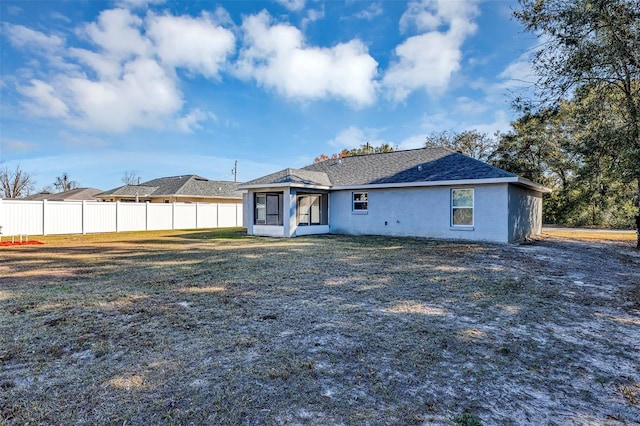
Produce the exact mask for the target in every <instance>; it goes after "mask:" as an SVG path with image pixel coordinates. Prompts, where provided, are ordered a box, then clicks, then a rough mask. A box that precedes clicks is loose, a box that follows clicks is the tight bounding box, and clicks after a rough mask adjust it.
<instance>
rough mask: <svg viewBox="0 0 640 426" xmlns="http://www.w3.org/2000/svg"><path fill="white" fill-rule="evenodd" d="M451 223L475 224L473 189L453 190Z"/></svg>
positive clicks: (460, 224) (455, 224) (458, 224)
mask: <svg viewBox="0 0 640 426" xmlns="http://www.w3.org/2000/svg"><path fill="white" fill-rule="evenodd" d="M451 225H452V226H473V189H452V190H451Z"/></svg>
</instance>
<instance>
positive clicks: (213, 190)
mask: <svg viewBox="0 0 640 426" xmlns="http://www.w3.org/2000/svg"><path fill="white" fill-rule="evenodd" d="M238 185H239V183H237V182H228V181H220V180H209V179H206V178H203V177H201V176H197V175H184V176H172V177H163V178H158V179H153V180H150V181H148V182H143V183H141V184H139V185H124V186H121V187H118V188H115V189H112V190H109V191H105V192H102V193H100V194H98V195H97V198H99V199H100V200H102V201H122V202H147V201H148V202H151V203H172V202H185V203H196V202H198V203H229V204H239V203H241V202H242V193H241V192H239V191H238Z"/></svg>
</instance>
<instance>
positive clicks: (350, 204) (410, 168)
mask: <svg viewBox="0 0 640 426" xmlns="http://www.w3.org/2000/svg"><path fill="white" fill-rule="evenodd" d="M241 189H244V190H246V191H247V192H246V194H245V195H244V215H245V220H244V223H245V224H246V226H247V232H248V233H249V234H250V235H263V236H278V237H295V236H300V235H310V234H326V233H332V234H349V235H389V236H415V237H428V238H442V239H461V240H474V241H493V242H511V241H517V240H520V239H523V238H526V237H532V236H535V235H537V234H539V233H540V230H541V226H542V194H543V193H544V192H547V191H548V190H547V189H546V188H544V187H542V186H540V185H538V184H535V183H533V182H530V181H528V180H526V179H523V178H520V177H518V176H516V175H514V174H512V173H509V172H506V171H504V170H501V169H498V168H496V167H493V166H491V165H489V164H486V163H483V162H481V161H478V160H475V159H472V158H469V157H467V156H464V155H462V154H460V153H457V152H452V151H450V150H447V149H444V148H424V149H418V150H408V151H396V152H392V153H383V154H370V155H363V156H356V157H347V158H342V159H331V160H326V161H323V162H321V163H316V164H313V165H311V166H308V167H305V168H302V169H285V170H282V171H280V172H276V173H273V174H271V175H267V176H264V177H262V178H259V179H256V180H253V181H250V182H247V183H245V184H244V185H242V186H241Z"/></svg>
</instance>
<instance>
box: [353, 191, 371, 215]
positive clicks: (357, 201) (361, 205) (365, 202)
mask: <svg viewBox="0 0 640 426" xmlns="http://www.w3.org/2000/svg"><path fill="white" fill-rule="evenodd" d="M368 210H369V193H368V192H354V193H353V211H354V212H366V211H368Z"/></svg>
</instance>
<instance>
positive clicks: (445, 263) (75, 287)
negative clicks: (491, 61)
mask: <svg viewBox="0 0 640 426" xmlns="http://www.w3.org/2000/svg"><path fill="white" fill-rule="evenodd" d="M2 255H3V260H6V261H4V262H2V265H0V365H1V366H2V369H1V370H0V371H1V373H0V424H2V423H6V424H24V423H38V424H53V423H56V424H69V423H73V424H96V423H119V424H122V423H127V424H150V423H153V424H191V423H194V424H203V423H208V424H323V425H325V424H431V423H435V424H450V425H453V424H456V422H457V423H460V422H462V421H466V422H470V421H474V420H481V421H482V422H483V423H484V424H612V425H616V424H620V425H623V424H633V423H638V422H640V404H639V400H640V396H639V395H640V394H639V389H640V370H639V367H638V366H639V365H640V311H639V308H640V291H639V287H640V253H638V252H637V251H636V250H634V249H633V247H632V242H608V243H601V242H580V241H572V240H568V239H560V238H555V237H552V236H546V237H545V238H543V239H541V240H539V241H535V242H532V243H531V244H526V245H492V244H472V243H459V242H456V243H454V242H442V241H440V242H437V241H431V240H424V239H409V238H406V239H405V238H382V237H343V236H324V237H305V238H296V239H292V240H282V239H267V238H248V237H244V236H242V235H241V234H237V233H236V234H224V236H223V238H222V237H221V238H217V234H216V233H215V232H213V233H208V234H206V233H202V232H200V233H198V235H197V236H196V237H194V236H193V234H184V235H182V236H178V235H175V234H171V235H167V236H162V235H154V237H153V239H149V240H144V239H140V238H136V239H135V240H131V241H108V240H107V241H102V242H100V241H95V240H92V241H91V242H90V243H86V242H82V241H78V242H70V243H67V244H66V245H64V246H61V247H52V246H51V244H47V245H45V246H40V247H32V248H29V247H20V248H15V249H12V248H8V249H6V250H5V251H3V254H2ZM467 424H472V423H467Z"/></svg>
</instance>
